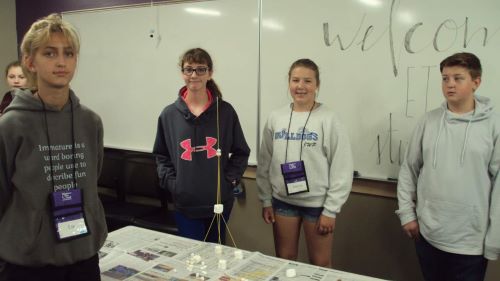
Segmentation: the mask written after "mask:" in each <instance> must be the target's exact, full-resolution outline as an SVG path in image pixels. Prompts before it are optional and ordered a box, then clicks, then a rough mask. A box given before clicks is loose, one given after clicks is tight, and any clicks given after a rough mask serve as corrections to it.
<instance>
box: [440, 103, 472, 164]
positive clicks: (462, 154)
mask: <svg viewBox="0 0 500 281" xmlns="http://www.w3.org/2000/svg"><path fill="white" fill-rule="evenodd" d="M445 115H446V111H443V115H441V123H440V124H439V132H438V135H437V138H436V143H435V144H434V159H433V161H432V167H433V168H436V165H437V153H438V152H437V151H438V143H439V139H440V138H441V133H442V131H443V124H444V122H446V121H445ZM472 115H474V113H473V114H472ZM471 123H472V118H470V119H469V121H468V122H467V127H466V128H465V136H464V142H463V145H462V151H461V153H460V166H463V164H464V160H465V149H466V148H467V142H468V141H469V128H470V126H471Z"/></svg>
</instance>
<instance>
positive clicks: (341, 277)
mask: <svg viewBox="0 0 500 281" xmlns="http://www.w3.org/2000/svg"><path fill="white" fill-rule="evenodd" d="M99 258H100V261H99V265H100V267H101V279H102V280H103V281H116V280H126V281H190V280H202V281H205V280H213V281H280V280H293V281H375V280H380V279H376V278H370V277H365V276H361V275H356V274H351V273H347V272H342V271H337V270H333V269H327V268H323V267H318V266H313V265H308V264H303V263H299V262H292V261H288V260H284V259H280V258H276V257H270V256H266V255H264V254H262V253H259V252H248V251H244V250H239V249H236V248H232V247H229V246H224V245H219V244H214V243H206V242H202V241H196V240H191V239H187V238H183V237H179V236H175V235H170V234H166V233H160V232H156V231H152V230H147V229H143V228H138V227H133V226H128V227H125V228H122V229H120V230H117V231H115V232H113V233H111V234H110V235H109V237H108V239H107V240H106V242H105V244H104V246H103V247H102V248H101V250H100V251H99ZM221 265H223V266H221ZM287 270H293V272H294V275H295V276H294V277H287V274H286V273H287Z"/></svg>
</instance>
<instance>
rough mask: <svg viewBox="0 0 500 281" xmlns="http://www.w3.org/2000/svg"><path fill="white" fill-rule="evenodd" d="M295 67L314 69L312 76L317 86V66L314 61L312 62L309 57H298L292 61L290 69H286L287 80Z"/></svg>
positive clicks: (318, 82)
mask: <svg viewBox="0 0 500 281" xmlns="http://www.w3.org/2000/svg"><path fill="white" fill-rule="evenodd" d="M297 67H305V68H309V69H310V70H312V71H314V73H315V75H314V77H315V78H316V83H317V84H318V87H319V84H320V81H319V67H318V65H316V63H315V62H313V61H312V60H310V59H298V60H296V61H295V62H294V63H292V65H291V66H290V70H288V81H290V78H291V77H290V76H291V75H292V71H293V70H294V69H295V68H297Z"/></svg>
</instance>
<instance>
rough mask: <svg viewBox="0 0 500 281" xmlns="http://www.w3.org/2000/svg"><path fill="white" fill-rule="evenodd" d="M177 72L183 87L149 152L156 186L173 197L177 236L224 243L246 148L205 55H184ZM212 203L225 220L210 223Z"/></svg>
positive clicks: (201, 52) (199, 52)
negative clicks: (153, 160) (155, 171)
mask: <svg viewBox="0 0 500 281" xmlns="http://www.w3.org/2000/svg"><path fill="white" fill-rule="evenodd" d="M179 67H180V73H181V75H182V79H183V80H184V83H185V85H184V86H183V87H181V89H180V90H179V93H178V97H177V100H176V101H175V102H174V103H172V104H170V105H168V106H167V107H165V109H164V110H163V111H162V112H161V114H160V117H159V118H158V129H157V132H156V139H155V143H154V148H153V153H154V154H155V156H156V163H157V166H158V175H159V178H160V184H161V187H162V188H165V189H167V190H168V191H169V192H170V193H171V194H172V195H173V196H172V197H173V199H174V206H175V220H176V223H177V227H178V229H179V234H180V235H181V236H184V237H188V238H192V239H196V240H205V241H209V242H219V243H224V240H225V233H226V226H225V225H224V221H225V222H228V220H229V216H230V213H231V209H232V207H233V202H234V193H233V189H234V188H235V187H236V186H238V184H239V182H240V180H241V177H242V176H243V172H244V171H245V169H246V167H247V162H248V157H249V155H250V148H249V147H248V145H247V142H246V140H245V136H244V135H243V130H242V128H241V125H240V122H239V119H238V115H237V114H236V111H235V110H234V108H233V107H232V106H231V105H230V104H229V103H228V102H226V101H224V100H223V99H222V94H221V92H220V90H219V88H218V86H217V84H216V83H215V82H214V80H213V78H212V74H213V71H214V68H213V62H212V58H211V57H210V55H209V54H208V52H206V51H205V50H203V49H201V48H194V49H190V50H188V51H186V53H184V55H183V56H182V58H181V60H180V63H179ZM219 148H220V151H218V149H219ZM219 152H220V157H219V155H218V154H219ZM214 204H222V205H223V209H224V210H223V213H222V214H221V215H222V218H223V220H224V221H222V220H220V217H218V219H217V221H213V218H214ZM217 222H218V223H219V225H220V228H219V227H218V223H217ZM209 230H210V231H209Z"/></svg>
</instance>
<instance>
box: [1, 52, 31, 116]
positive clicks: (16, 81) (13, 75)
mask: <svg viewBox="0 0 500 281" xmlns="http://www.w3.org/2000/svg"><path fill="white" fill-rule="evenodd" d="M5 80H6V82H7V86H9V91H8V92H7V93H5V95H4V96H3V98H2V103H0V115H2V113H3V112H4V110H5V108H6V107H7V106H8V105H9V104H10V103H11V102H12V99H14V94H15V89H21V88H25V87H26V85H27V82H28V79H27V78H26V76H25V75H24V73H23V68H22V67H21V63H20V62H19V61H14V62H11V63H9V64H8V65H7V67H6V68H5Z"/></svg>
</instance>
